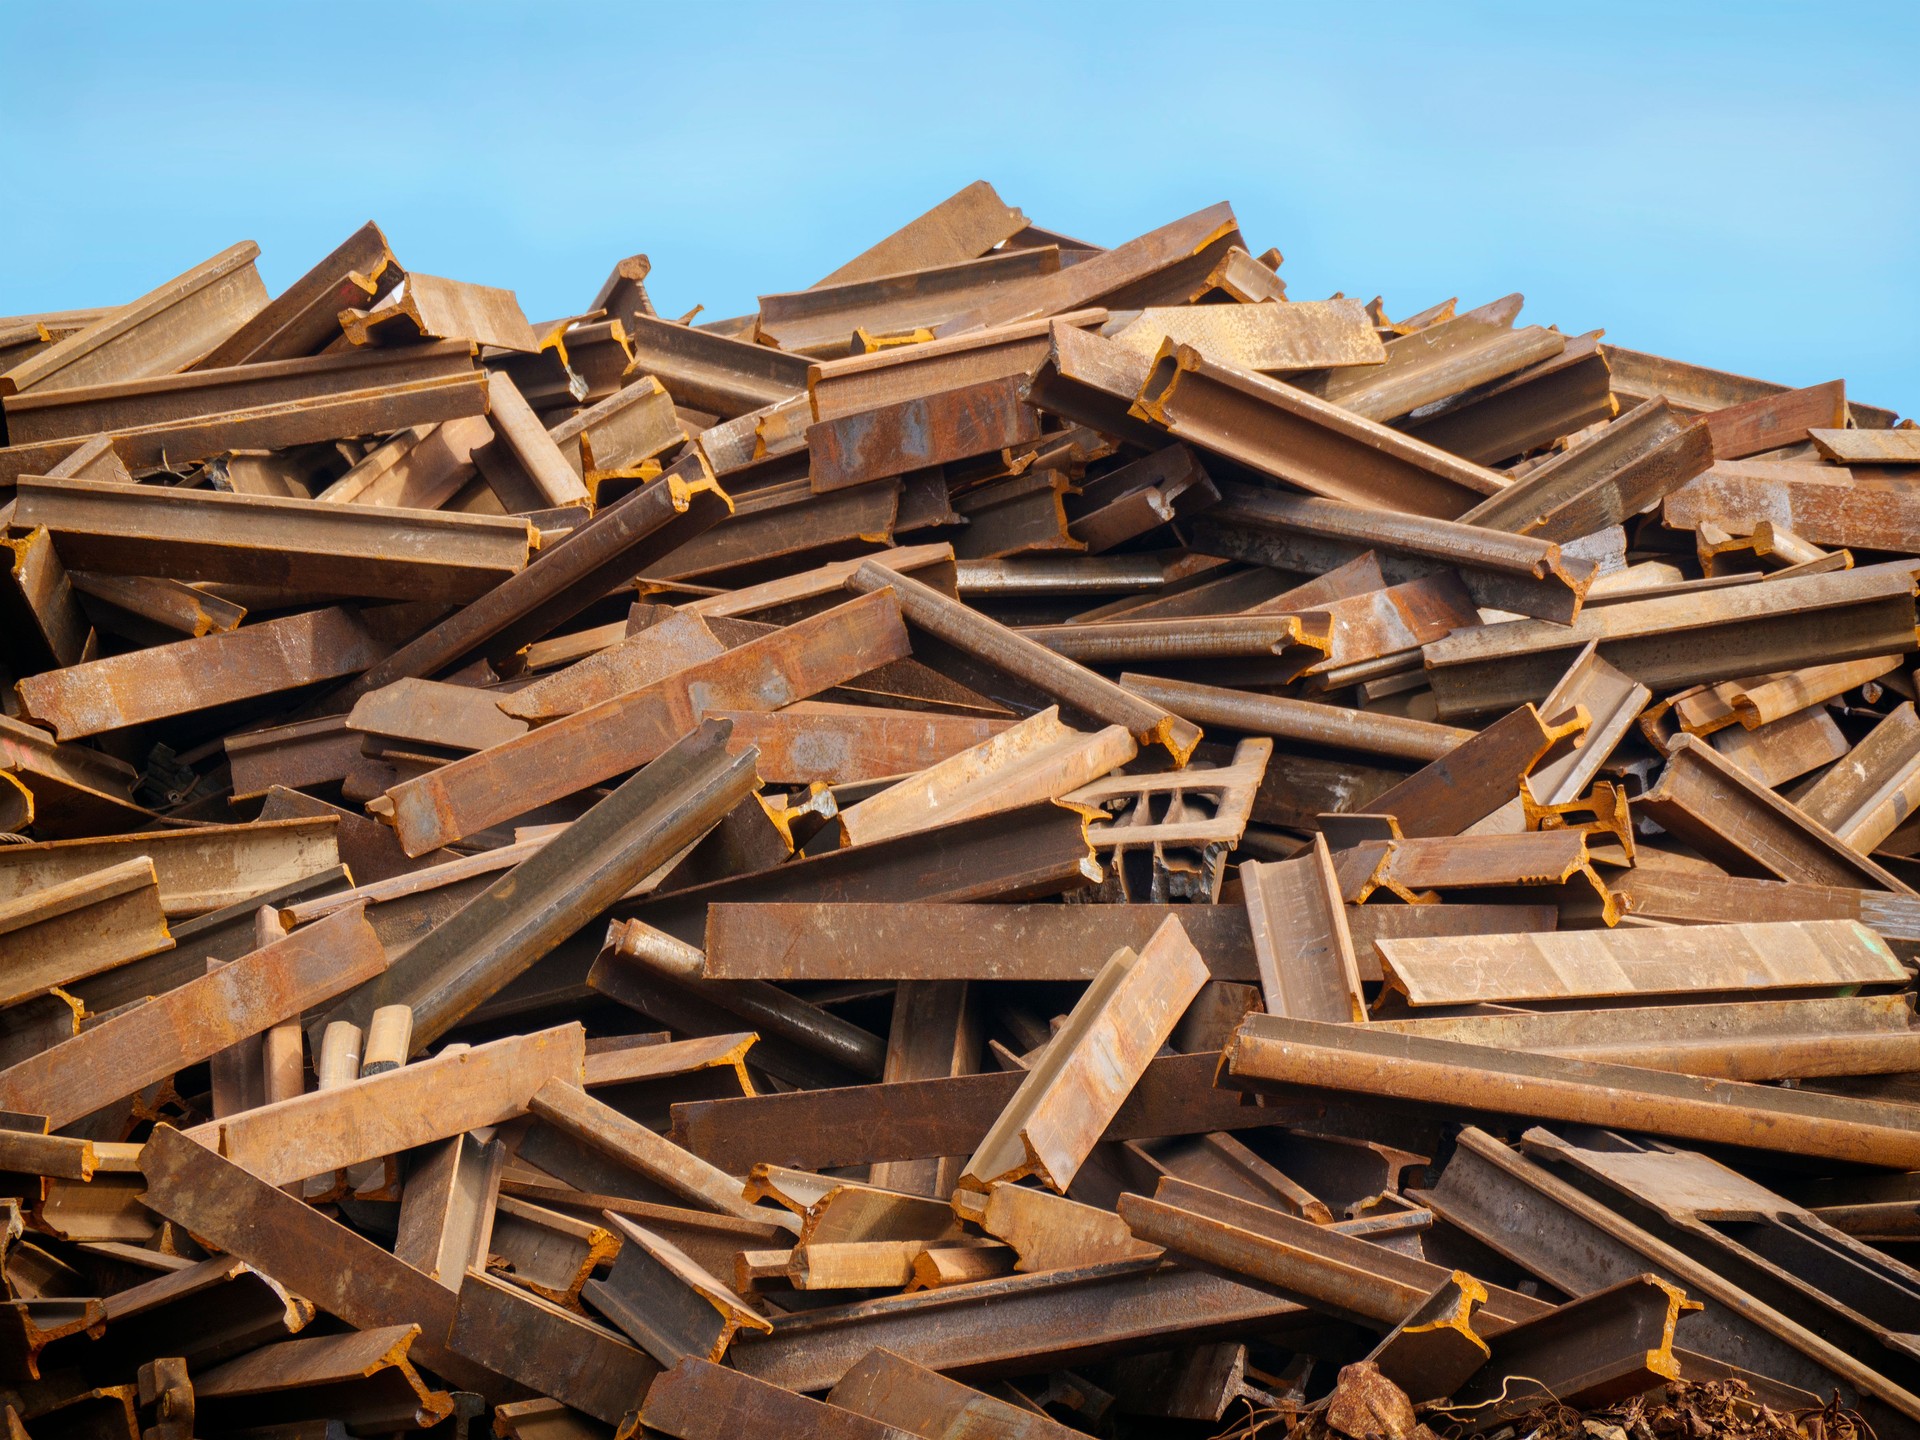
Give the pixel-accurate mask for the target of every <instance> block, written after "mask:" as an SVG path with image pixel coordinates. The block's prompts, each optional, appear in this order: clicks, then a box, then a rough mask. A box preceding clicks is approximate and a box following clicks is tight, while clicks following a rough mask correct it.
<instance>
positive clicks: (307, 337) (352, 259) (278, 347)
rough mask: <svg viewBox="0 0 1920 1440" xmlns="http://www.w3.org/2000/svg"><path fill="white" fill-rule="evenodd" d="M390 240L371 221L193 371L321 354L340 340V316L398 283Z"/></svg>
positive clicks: (268, 304)
mask: <svg viewBox="0 0 1920 1440" xmlns="http://www.w3.org/2000/svg"><path fill="white" fill-rule="evenodd" d="M400 278H401V270H400V265H399V262H398V261H397V260H395V259H394V258H393V251H392V250H391V249H389V248H388V246H387V237H386V236H385V235H384V234H382V233H381V230H380V227H379V226H378V225H375V224H374V223H373V222H372V221H371V220H369V221H368V222H367V223H366V224H365V225H362V226H361V227H360V228H359V229H358V230H356V231H354V232H353V234H351V235H349V236H348V237H347V238H346V239H345V240H343V241H341V243H340V244H339V245H338V246H337V247H335V248H334V249H333V250H332V251H331V252H330V253H329V254H328V255H327V256H326V258H325V259H323V260H321V261H320V262H319V264H317V265H315V266H314V267H313V268H312V269H311V270H309V271H307V273H306V274H304V275H302V276H301V277H300V278H299V279H298V280H296V281H294V282H293V284H291V285H289V286H288V287H287V288H286V289H285V290H282V291H281V292H280V293H279V294H278V295H276V296H274V297H273V299H272V300H270V301H268V302H267V304H266V305H265V307H263V308H262V309H261V310H260V311H258V312H257V313H256V314H255V315H254V316H253V317H252V318H251V319H249V320H248V321H247V322H246V323H245V324H244V325H242V326H241V327H240V328H239V329H238V330H235V331H234V332H233V334H231V335H229V336H228V337H227V338H226V339H225V340H223V341H221V342H220V344H219V345H217V346H215V347H214V349H213V350H212V352H211V353H209V354H208V355H207V356H206V357H205V358H203V359H201V360H198V361H196V362H195V363H194V364H193V365H191V366H189V367H188V368H189V369H193V370H217V369H219V368H221V367H223V366H227V365H259V364H262V363H264V362H266V361H269V360H291V359H294V358H296V357H297V356H301V355H314V354H318V353H319V352H320V351H321V350H323V349H325V348H326V347H327V346H328V345H329V344H330V343H332V342H333V341H334V340H336V339H338V338H339V336H340V312H341V311H342V310H347V309H352V308H355V307H358V306H364V305H365V304H366V303H367V302H368V301H370V300H378V299H380V298H381V297H382V296H384V295H385V294H386V293H387V292H388V291H389V290H391V289H392V288H393V287H394V286H395V285H397V284H398V283H399V282H400Z"/></svg>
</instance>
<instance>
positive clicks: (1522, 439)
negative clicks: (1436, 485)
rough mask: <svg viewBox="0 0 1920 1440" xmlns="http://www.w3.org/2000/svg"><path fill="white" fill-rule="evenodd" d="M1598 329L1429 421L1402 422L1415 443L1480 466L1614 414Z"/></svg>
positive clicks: (1452, 402)
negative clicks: (1440, 450)
mask: <svg viewBox="0 0 1920 1440" xmlns="http://www.w3.org/2000/svg"><path fill="white" fill-rule="evenodd" d="M1599 339H1600V336H1599V332H1598V331H1595V332H1594V333H1592V334H1590V335H1579V336H1576V337H1574V338H1573V339H1571V340H1569V341H1568V342H1567V348H1566V349H1564V350H1562V351H1561V352H1560V353H1559V354H1558V355H1555V356H1554V357H1553V358H1551V359H1549V360H1542V361H1540V362H1539V363H1538V364H1536V365H1529V366H1528V367H1527V368H1526V369H1524V370H1522V371H1519V372H1518V373H1517V374H1514V375H1510V376H1508V377H1507V378H1506V379H1504V380H1500V381H1496V382H1495V383H1494V384H1492V385H1490V386H1488V387H1486V388H1484V389H1478V390H1469V391H1467V392H1466V393H1465V394H1462V395H1458V396H1454V397H1452V398H1451V399H1448V400H1443V401H1440V402H1438V403H1437V404H1436V405H1435V406H1434V407H1433V414H1432V416H1431V418H1428V417H1426V416H1422V417H1420V418H1419V419H1418V420H1417V421H1414V420H1411V419H1410V420H1409V421H1406V422H1402V423H1404V424H1405V425H1406V427H1407V430H1408V433H1409V434H1411V435H1412V436H1413V437H1414V438H1415V439H1417V440H1422V441H1425V442H1426V443H1427V444H1429V445H1436V446H1438V447H1439V448H1440V449H1442V450H1446V451H1449V452H1450V453H1452V454H1455V455H1458V456H1460V457H1461V458H1462V459H1465V460H1469V461H1472V462H1475V463H1477V464H1481V465H1492V464H1494V463H1496V462H1498V461H1501V460H1506V459H1509V458H1511V457H1513V456H1515V455H1522V454H1525V453H1526V452H1527V451H1529V450H1533V449H1536V448H1538V447H1539V446H1542V445H1547V444H1551V443H1552V442H1553V441H1555V440H1557V439H1559V438H1560V437H1561V436H1563V435H1571V434H1573V433H1575V432H1576V431H1579V430H1583V429H1585V428H1586V427H1587V426H1589V425H1592V424H1595V423H1597V422H1599V421H1602V420H1611V419H1612V418H1613V417H1614V416H1615V415H1616V414H1618V413H1619V405H1618V402H1616V401H1615V400H1614V398H1613V394H1612V391H1611V389H1610V385H1611V379H1610V376H1609V375H1608V372H1607V361H1606V352H1605V351H1604V350H1603V349H1602V348H1601V346H1600V343H1599Z"/></svg>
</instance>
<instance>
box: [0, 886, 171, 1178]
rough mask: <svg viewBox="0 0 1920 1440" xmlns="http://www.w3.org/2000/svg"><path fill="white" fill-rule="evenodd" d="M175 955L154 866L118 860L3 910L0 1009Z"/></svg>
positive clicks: (0, 912)
mask: <svg viewBox="0 0 1920 1440" xmlns="http://www.w3.org/2000/svg"><path fill="white" fill-rule="evenodd" d="M172 948H173V937H172V936H171V935H169V934H168V933H167V922H166V916H165V914H164V913H163V911H162V910H161V907H160V882H159V879H158V877H156V876H155V874H154V869H153V862H152V861H151V860H149V859H148V858H147V857H146V856H144V855H141V856H137V857H134V858H132V859H128V860H123V861H120V862H119V863H117V864H113V865H109V866H107V867H106V868H105V869H102V870H97V871H95V872H93V873H92V874H90V875H84V876H81V877H80V878H78V879H75V880H68V881H66V882H64V883H60V884H54V885H49V886H47V887H46V888H44V889H42V890H40V891H38V892H37V893H35V894H33V895H31V896H28V897H26V898H24V899H20V900H15V901H12V902H8V903H0V1006H6V1005H17V1004H19V1003H20V1002H21V1001H23V1000H30V999H32V998H33V997H34V996H36V995H43V994H45V993H47V992H48V991H49V990H51V989H53V988H54V987H55V986H65V985H70V984H71V983H72V982H73V981H75V980H80V979H84V978H85V977H87V976H89V975H97V974H99V973H100V972H101V971H103V970H111V969H113V968H114V967H115V966H119V965H124V964H126V963H127V962H128V961H131V960H138V959H140V958H142V957H143V956H147V955H154V954H157V953H159V952H160V951H162V950H170V949H172ZM0 1168H5V1167H4V1166H0ZM83 1178H84V1177H83Z"/></svg>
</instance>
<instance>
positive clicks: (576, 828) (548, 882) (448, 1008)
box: [329, 721, 755, 1050]
mask: <svg viewBox="0 0 1920 1440" xmlns="http://www.w3.org/2000/svg"><path fill="white" fill-rule="evenodd" d="M726 742H727V725H726V722H724V721H707V722H705V723H704V724H703V725H701V726H700V727H699V728H698V729H696V730H695V731H694V732H693V733H692V734H690V735H688V736H687V737H685V738H684V739H683V740H681V741H680V742H678V743H677V744H675V745H673V746H671V747H670V748H668V749H667V751H666V752H665V753H664V754H662V755H661V756H660V757H659V758H658V759H657V760H656V761H655V762H654V763H652V764H649V765H647V766H645V767H644V768H642V769H641V770H640V772H639V773H638V774H636V775H635V776H633V778H631V779H629V780H627V781H626V782H625V783H624V784H622V785H621V786H620V787H619V788H618V789H616V790H615V791H614V792H613V793H612V794H611V795H609V796H608V797H607V798H606V799H605V800H602V801H601V802H600V803H599V804H597V805H595V806H594V807H593V808H592V809H590V810H588V811H587V813H586V814H585V815H583V816H582V817H581V818H580V819H578V820H576V821H574V822H573V823H572V824H570V825H568V826H567V827H566V829H565V830H563V831H562V832H561V833H560V834H559V835H558V836H556V837H555V838H554V839H552V840H549V841H547V842H546V843H545V844H544V845H542V846H540V847H539V848H538V849H537V850H535V851H534V852H533V853H532V854H531V855H528V856H526V857H525V858H524V859H522V860H521V861H520V862H519V863H518V864H516V865H515V866H514V867H513V868H512V869H510V870H508V871H507V872H506V873H505V874H503V875H501V876H500V877H499V878H498V879H497V880H495V881H493V882H492V884H490V885H489V886H488V887H487V889H486V890H485V891H483V892H482V893H481V894H479V895H477V896H475V897H474V898H473V899H472V900H470V901H468V902H467V904H466V905H464V906H463V907H462V908H461V909H460V910H459V911H458V912H457V913H455V914H454V915H452V916H451V917H449V918H448V919H447V920H446V921H444V922H443V923H441V924H440V925H438V926H436V927H435V928H434V929H433V930H432V931H430V932H429V933H428V934H427V935H426V936H425V937H424V938H422V939H421V940H420V942H419V943H418V944H416V945H414V946H413V947H412V948H411V949H409V950H408V951H407V952H406V954H405V955H403V956H402V957H400V959H399V960H398V961H396V962H395V964H394V966H393V968H392V969H390V970H388V971H386V972H385V973H384V974H383V975H381V976H380V977H379V978H378V980H377V981H376V982H374V983H372V984H369V985H366V986H363V987H362V988H361V989H359V990H357V991H355V992H354V994H352V995H351V996H349V997H348V998H347V999H346V1000H345V1001H343V1002H342V1003H341V1004H340V1005H338V1006H337V1007H336V1008H335V1009H334V1010H333V1011H332V1012H331V1014H330V1016H329V1018H330V1019H334V1020H352V1021H354V1022H356V1023H363V1022H364V1021H366V1020H368V1019H370V1018H371V1017H372V1015H373V1012H374V1011H375V1010H376V1009H378V1008H379V1007H381V1006H383V1005H394V1004H400V1005H406V1006H408V1007H409V1008H410V1009H411V1010H412V1011H413V1016H414V1029H413V1045H414V1048H415V1049H416V1050H417V1049H420V1048H423V1047H425V1046H426V1045H429V1044H431V1043H432V1042H433V1041H435V1040H437V1039H439V1038H440V1036H442V1035H443V1034H445V1033H446V1032H447V1031H448V1030H449V1029H450V1028H452V1026H453V1025H455V1024H456V1023H458V1021H459V1020H460V1019H461V1017H463V1016H464V1015H466V1014H467V1013H468V1012H469V1011H471V1010H472V1009H473V1008H474V1007H475V1006H477V1005H478V1004H480V1003H481V1002H482V1001H483V1000H485V999H487V998H488V997H489V996H491V995H493V994H495V993H496V992H497V991H499V990H500V989H501V988H502V987H503V986H505V985H506V984H507V983H508V982H509V981H511V980H513V979H514V978H515V977H517V976H519V975H521V974H522V973H524V972H525V971H526V970H527V969H528V968H529V967H531V966H532V965H533V963H534V962H535V961H537V960H538V959H539V958H540V957H541V956H542V955H545V954H546V953H547V952H548V951H550V950H552V949H553V948H554V947H555V946H556V945H558V944H560V943H561V941H563V940H565V939H566V938H567V937H568V936H569V935H571V934H572V933H573V932H574V931H576V930H577V929H579V928H580V927H581V926H582V925H584V924H586V923H587V922H589V921H590V920H591V919H592V918H593V917H594V916H596V915H598V914H600V913H601V911H603V910H604V909H605V908H606V907H607V906H608V905H610V904H612V903H613V902H614V901H615V900H617V899H619V897H620V896H622V895H623V894H625V893H626V892H627V891H628V890H629V889H630V888H631V887H632V886H634V885H635V884H636V883H638V882H639V881H640V880H641V879H642V878H643V877H645V876H646V875H649V874H651V873H652V872H653V871H655V870H657V869H659V868H660V867H661V866H662V865H664V864H666V863H667V862H668V861H669V860H671V859H672V858H673V857H674V856H675V855H677V854H679V853H680V852H681V851H682V850H684V849H685V848H686V847H687V846H689V845H691V844H692V843H693V842H694V841H695V840H697V839H699V838H700V836H701V835H703V834H704V833H705V832H706V831H707V830H709V829H711V828H712V827H713V825H714V824H715V823H717V822H718V820H719V819H720V817H721V816H722V815H724V814H725V813H726V812H727V811H728V810H729V809H731V808H732V807H733V806H734V805H736V804H737V803H739V802H740V801H741V800H742V799H743V798H744V797H745V796H746V795H747V794H749V793H750V792H751V791H752V789H753V786H754V783H755V781H754V773H753V765H754V759H755V755H754V752H753V751H751V750H748V751H745V752H744V753H741V754H738V755H732V754H729V753H728V752H727V744H726Z"/></svg>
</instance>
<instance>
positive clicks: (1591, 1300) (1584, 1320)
mask: <svg viewBox="0 0 1920 1440" xmlns="http://www.w3.org/2000/svg"><path fill="white" fill-rule="evenodd" d="M1700 1308H1701V1303H1700V1302H1699V1301H1698V1300H1689V1299H1688V1298H1687V1297H1686V1295H1685V1293H1684V1292H1683V1291H1681V1290H1679V1289H1678V1288H1676V1287H1675V1286H1673V1285H1670V1284H1668V1283H1667V1282H1666V1281H1664V1280H1662V1279H1660V1278H1659V1277H1657V1276H1654V1275H1641V1276H1638V1277H1636V1278H1635V1279H1632V1280H1623V1281H1621V1282H1620V1283H1619V1284H1618V1285H1614V1286H1611V1287H1609V1288H1608V1289H1605V1290H1596V1291H1594V1292H1592V1293H1591V1294H1587V1295H1582V1296H1580V1297H1579V1298H1578V1299H1574V1300H1569V1301H1567V1302H1566V1303H1565V1304H1564V1305H1558V1306H1556V1307H1554V1309H1553V1310H1552V1312H1551V1313H1549V1314H1546V1315H1540V1316H1536V1317H1535V1318H1534V1319H1532V1320H1528V1321H1526V1322H1524V1323H1522V1324H1519V1325H1515V1326H1514V1327H1512V1328H1511V1329H1509V1330H1505V1331H1502V1332H1501V1333H1500V1334H1498V1335H1496V1336H1494V1337H1493V1338H1492V1340H1491V1341H1490V1342H1489V1348H1490V1349H1491V1350H1492V1352H1493V1353H1492V1355H1491V1356H1490V1357H1489V1358H1488V1360H1487V1363H1486V1365H1485V1366H1483V1367H1482V1368H1481V1369H1479V1371H1478V1372H1477V1373H1476V1374H1474V1375H1473V1376H1472V1377H1470V1378H1468V1379H1467V1380H1466V1381H1464V1382H1463V1383H1462V1384H1461V1386H1460V1387H1459V1388H1458V1389H1457V1390H1455V1391H1454V1392H1452V1398H1451V1399H1450V1400H1449V1401H1448V1403H1447V1404H1445V1405H1442V1406H1440V1407H1439V1410H1440V1413H1441V1414H1443V1415H1448V1416H1453V1415H1458V1416H1459V1417H1460V1418H1461V1420H1462V1421H1463V1422H1464V1423H1465V1425H1466V1427H1467V1428H1468V1429H1469V1430H1472V1431H1480V1430H1488V1429H1492V1428H1493V1427H1495V1426H1497V1425H1500V1424H1502V1423H1504V1422H1506V1421H1509V1420H1512V1419H1514V1418H1515V1417H1516V1416H1519V1415H1524V1414H1526V1413H1527V1412H1529V1411H1530V1410H1532V1409H1534V1408H1535V1407H1536V1406H1539V1405H1541V1404H1543V1403H1547V1404H1556V1405H1569V1406H1580V1407H1594V1406H1601V1405H1608V1404H1612V1403H1613V1402H1615V1401H1618V1400H1626V1399H1629V1398H1631V1397H1632V1396H1635V1395H1639V1394H1642V1393H1644V1392H1646V1391H1648V1390H1651V1389H1653V1388H1655V1387H1656V1386H1658V1385H1660V1384H1661V1383H1663V1382H1665V1381H1669V1380H1677V1379H1679V1378H1680V1373H1681V1372H1680V1362H1679V1360H1678V1359H1677V1358H1676V1357H1675V1355H1674V1352H1673V1334H1674V1326H1675V1324H1676V1323H1677V1322H1678V1321H1679V1320H1680V1318H1681V1317H1682V1316H1683V1315H1684V1314H1685V1313H1686V1312H1688V1311H1692V1310H1699V1309H1700Z"/></svg>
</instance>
